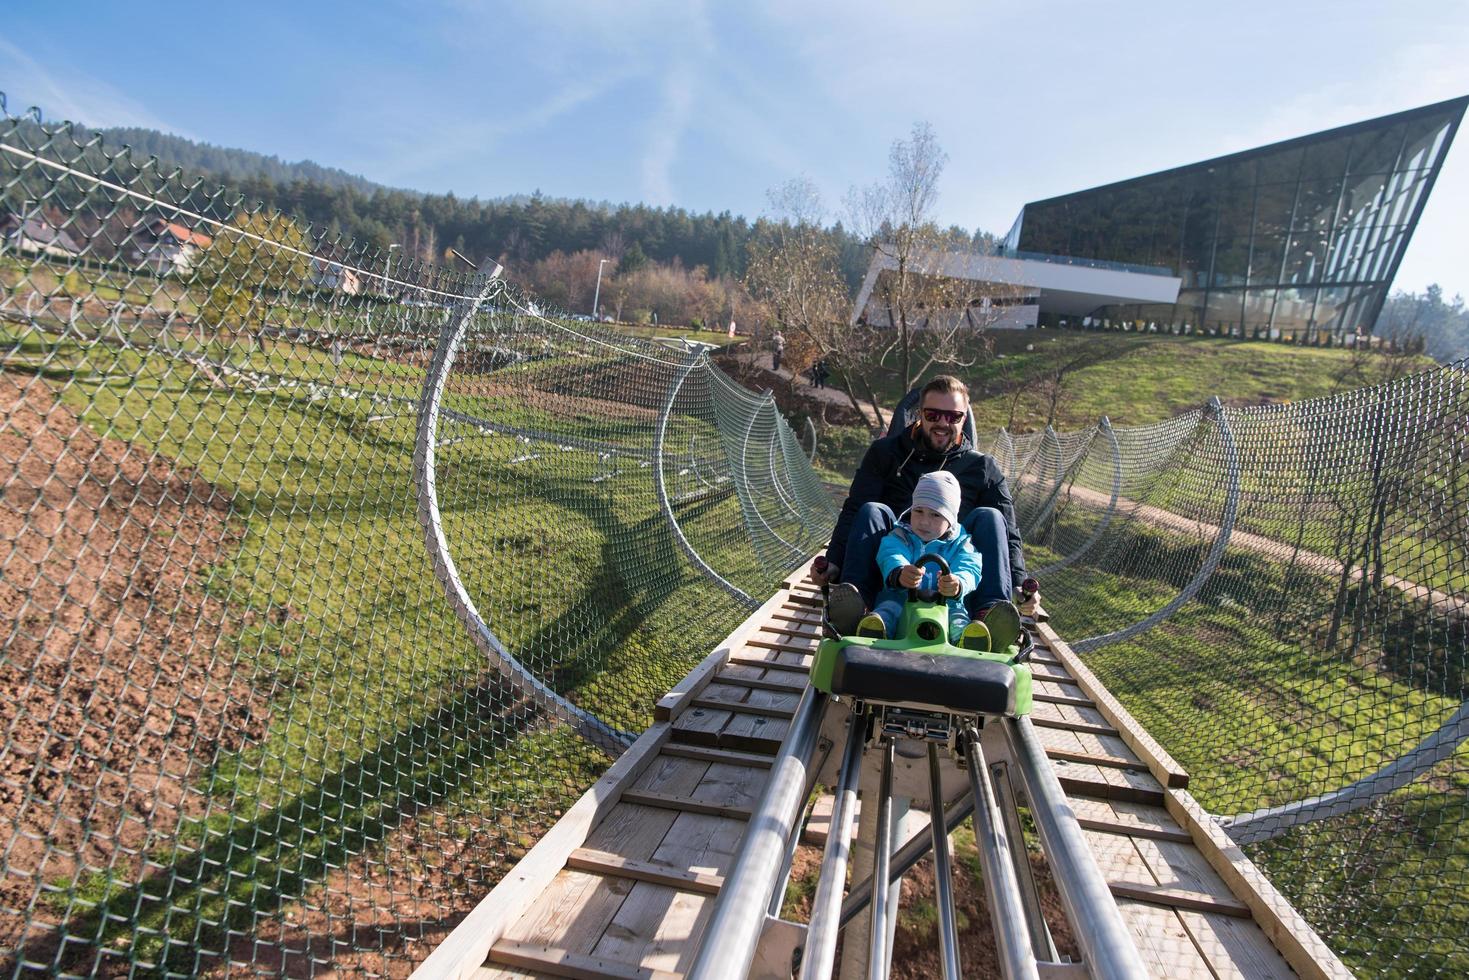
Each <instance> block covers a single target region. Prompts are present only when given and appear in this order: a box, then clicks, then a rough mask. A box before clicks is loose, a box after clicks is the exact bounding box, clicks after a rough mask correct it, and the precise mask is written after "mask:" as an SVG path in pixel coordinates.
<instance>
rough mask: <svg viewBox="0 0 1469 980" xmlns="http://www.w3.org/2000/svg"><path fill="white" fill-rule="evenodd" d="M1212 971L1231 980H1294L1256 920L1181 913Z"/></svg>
mask: <svg viewBox="0 0 1469 980" xmlns="http://www.w3.org/2000/svg"><path fill="white" fill-rule="evenodd" d="M1178 917H1179V919H1180V920H1181V921H1182V922H1183V926H1184V928H1185V929H1187V930H1188V933H1189V936H1190V937H1191V938H1192V939H1193V941H1194V945H1195V946H1196V947H1198V950H1199V953H1200V954H1201V955H1202V956H1203V957H1204V961H1205V962H1207V963H1208V964H1209V968H1210V969H1212V970H1213V971H1214V973H1215V974H1216V975H1217V976H1219V977H1221V978H1228V980H1294V977H1295V976H1296V972H1295V971H1294V970H1292V969H1291V968H1290V964H1289V963H1287V962H1286V961H1285V957H1283V956H1281V955H1280V951H1279V950H1278V949H1276V948H1275V947H1274V946H1272V945H1270V940H1269V939H1267V938H1265V931H1264V930H1263V929H1261V928H1260V927H1259V926H1258V925H1257V924H1255V922H1254V921H1253V920H1250V921H1241V920H1240V919H1236V918H1233V917H1232V916H1226V915H1206V914H1204V913H1201V912H1187V911H1181V912H1179V913H1178Z"/></svg>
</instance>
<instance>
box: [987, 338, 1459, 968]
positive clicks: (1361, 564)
mask: <svg viewBox="0 0 1469 980" xmlns="http://www.w3.org/2000/svg"><path fill="white" fill-rule="evenodd" d="M982 441H983V442H984V443H985V444H986V445H987V446H988V447H989V449H990V451H992V452H993V453H994V454H995V455H996V456H997V457H998V458H999V460H1000V461H1001V463H1002V465H1004V466H1005V467H1006V469H1007V472H1008V474H1009V477H1010V480H1011V482H1012V488H1013V490H1014V492H1015V495H1016V498H1017V500H1016V503H1017V512H1018V514H1019V516H1020V519H1021V523H1022V525H1023V530H1024V534H1025V540H1026V546H1027V562H1028V564H1029V565H1030V567H1031V568H1033V569H1034V570H1035V572H1036V574H1037V575H1038V576H1039V578H1040V580H1041V582H1042V591H1043V597H1044V602H1045V606H1046V608H1047V609H1048V610H1049V611H1050V612H1051V614H1052V616H1053V625H1054V626H1056V628H1057V629H1058V631H1059V632H1060V633H1061V635H1062V636H1065V637H1066V638H1067V639H1068V640H1069V641H1070V642H1071V643H1072V645H1073V646H1074V647H1075V649H1076V650H1077V651H1078V652H1079V653H1081V654H1082V655H1083V656H1084V657H1085V659H1086V660H1087V662H1088V664H1089V666H1090V667H1091V668H1092V669H1093V670H1094V671H1095V672H1096V673H1097V674H1098V676H1099V677H1101V679H1102V680H1103V682H1104V683H1105V684H1106V685H1107V686H1108V688H1109V689H1110V690H1111V691H1112V692H1113V693H1115V694H1116V695H1118V697H1119V698H1120V699H1121V700H1122V701H1123V702H1124V703H1125V704H1126V705H1127V707H1128V708H1129V709H1130V710H1131V711H1132V712H1133V713H1134V714H1135V715H1136V716H1137V717H1138V719H1139V720H1140V721H1141V722H1142V723H1143V724H1144V725H1145V726H1146V727H1147V729H1148V731H1149V732H1150V733H1151V734H1152V735H1154V736H1155V737H1156V738H1157V739H1158V740H1159V741H1160V742H1161V743H1162V744H1163V745H1164V747H1165V748H1166V749H1167V750H1168V751H1169V752H1170V753H1171V754H1172V755H1173V756H1174V757H1175V758H1176V759H1177V760H1178V761H1179V762H1181V763H1182V764H1183V765H1184V766H1186V767H1187V768H1188V770H1189V772H1190V775H1191V784H1190V789H1191V792H1193V793H1194V794H1195V796H1196V797H1197V798H1198V799H1199V801H1200V802H1201V803H1202V804H1203V805H1204V806H1205V807H1206V808H1207V809H1208V810H1209V811H1210V812H1212V813H1213V814H1214V815H1215V816H1216V817H1217V818H1219V819H1220V821H1221V823H1222V824H1223V825H1224V827H1225V829H1226V830H1227V831H1228V832H1229V833H1230V834H1231V835H1232V836H1233V838H1234V839H1235V840H1236V841H1237V842H1238V843H1240V844H1241V845H1243V846H1244V848H1245V851H1246V853H1247V854H1248V855H1249V856H1250V857H1251V858H1252V859H1253V860H1255V861H1256V862H1258V863H1259V865H1260V866H1261V867H1262V868H1264V869H1265V871H1266V872H1267V874H1268V875H1269V876H1270V878H1271V880H1272V882H1273V883H1274V884H1275V885H1276V886H1277V887H1278V888H1279V889H1280V890H1281V891H1282V892H1283V893H1284V894H1285V895H1286V896H1287V897H1288V898H1289V899H1290V900H1291V901H1292V902H1293V903H1294V904H1295V905H1296V906H1297V908H1299V909H1300V910H1301V911H1302V913H1303V914H1304V915H1305V916H1306V917H1307V919H1308V920H1309V921H1311V922H1312V923H1313V924H1314V925H1315V926H1316V928H1317V929H1318V930H1319V931H1320V932H1321V933H1322V935H1323V936H1324V938H1325V939H1326V940H1327V941H1328V942H1329V943H1330V944H1331V945H1332V947H1333V948H1334V949H1336V950H1337V951H1338V952H1339V954H1340V955H1341V956H1342V957H1343V958H1344V960H1345V961H1346V962H1347V963H1348V965H1350V966H1351V967H1352V968H1353V969H1354V970H1356V971H1358V972H1359V973H1360V974H1361V975H1363V976H1464V975H1466V974H1469V898H1466V895H1469V821H1466V818H1469V747H1466V746H1465V744H1464V743H1465V739H1466V737H1469V706H1466V691H1469V625H1466V624H1469V371H1466V365H1465V364H1463V363H1460V364H1455V365H1452V366H1450V367H1446V368H1444V369H1442V370H1438V371H1433V372H1430V373H1427V374H1419V375H1415V376H1409V377H1404V378H1401V379H1400V380H1397V381H1395V382H1392V383H1388V384H1383V385H1381V386H1378V387H1373V388H1365V389H1361V390H1358V391H1353V392H1350V393H1347V394H1343V395H1340V396H1336V397H1331V398H1323V399H1318V400H1314V401H1308V402H1302V403H1299V404H1294V405H1278V406H1265V407H1252V408H1244V409H1233V408H1226V407H1223V406H1221V405H1220V404H1219V403H1217V402H1213V403H1211V404H1210V405H1208V406H1205V407H1204V408H1203V409H1201V410H1200V411H1198V412H1195V413H1192V414H1189V415H1185V416H1181V417H1179V418H1175V419H1172V420H1170V421H1167V422H1163V423H1160V424H1157V425H1150V426H1143V427H1136V428H1123V427H1117V428H1114V427H1112V426H1111V425H1110V424H1108V423H1107V422H1106V420H1103V421H1102V422H1101V423H1099V424H1098V425H1097V426H1096V427H1095V428H1094V429H1092V430H1091V431H1088V432H1083V433H1071V434H1065V435H1057V434H1055V433H1051V432H1049V431H1048V432H1046V433H1042V434H1038V435H1029V436H1015V437H1012V436H1010V435H1008V434H1006V433H1004V432H1000V433H994V434H991V435H990V436H988V437H986V438H985V439H984V440H982Z"/></svg>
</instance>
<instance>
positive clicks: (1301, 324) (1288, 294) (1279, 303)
mask: <svg viewBox="0 0 1469 980" xmlns="http://www.w3.org/2000/svg"><path fill="white" fill-rule="evenodd" d="M1315 303H1316V290H1314V289H1282V290H1281V291H1280V293H1279V295H1278V297H1277V298H1276V300H1275V322H1274V328H1275V329H1276V330H1279V331H1280V333H1281V335H1283V336H1288V335H1290V334H1291V333H1292V332H1293V331H1299V332H1304V331H1305V329H1306V325H1307V324H1308V323H1309V322H1310V319H1311V307H1312V306H1314V305H1315Z"/></svg>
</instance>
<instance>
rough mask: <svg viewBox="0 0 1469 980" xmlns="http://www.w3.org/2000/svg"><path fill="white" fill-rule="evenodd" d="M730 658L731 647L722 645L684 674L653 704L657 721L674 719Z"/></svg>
mask: <svg viewBox="0 0 1469 980" xmlns="http://www.w3.org/2000/svg"><path fill="white" fill-rule="evenodd" d="M728 659H729V648H728V647H720V648H719V649H717V650H715V651H714V652H713V653H711V654H709V655H708V656H707V657H705V658H704V659H703V660H702V661H700V662H699V665H698V666H697V667H695V668H694V669H693V670H691V671H689V672H688V673H687V674H685V675H684V677H683V679H682V680H680V681H679V682H678V683H677V684H675V685H673V688H672V689H671V690H669V692H668V693H667V694H665V695H663V697H661V698H659V699H658V703H657V704H655V705H653V719H654V720H655V721H672V720H673V719H675V718H677V717H678V716H679V715H680V714H682V713H683V711H684V710H685V709H686V708H687V707H688V702H689V699H690V698H692V697H694V696H696V695H697V694H698V693H699V692H700V691H702V690H703V689H704V688H705V687H707V686H708V685H709V682H710V681H711V680H713V678H714V676H715V674H716V673H718V671H719V668H721V667H723V666H724V664H725V661H727V660H728Z"/></svg>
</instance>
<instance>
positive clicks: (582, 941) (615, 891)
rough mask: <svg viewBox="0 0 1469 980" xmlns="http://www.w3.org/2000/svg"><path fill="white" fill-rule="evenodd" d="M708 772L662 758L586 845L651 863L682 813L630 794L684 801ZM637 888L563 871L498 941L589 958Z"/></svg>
mask: <svg viewBox="0 0 1469 980" xmlns="http://www.w3.org/2000/svg"><path fill="white" fill-rule="evenodd" d="M709 769H710V765H709V764H708V763H701V762H697V761H690V760H687V759H672V758H667V757H662V756H660V757H659V758H658V759H657V760H656V761H655V763H654V764H653V765H650V766H649V767H648V768H647V769H646V770H645V771H644V772H643V773H642V775H640V776H639V777H638V779H637V780H636V781H635V783H634V784H633V785H631V786H626V787H625V788H624V796H623V799H622V800H621V801H620V802H619V803H618V805H617V806H616V807H614V808H613V809H612V810H611V812H609V813H608V814H607V816H606V817H605V818H604V819H603V820H602V822H601V823H600V824H598V825H597V827H596V828H595V829H594V830H593V831H592V832H591V833H590V834H588V835H587V838H586V840H585V842H584V843H583V845H582V846H585V847H590V848H593V849H595V850H601V851H608V852H611V853H615V854H619V855H621V856H622V857H626V858H632V859H635V860H646V859H648V858H650V857H651V856H652V855H653V853H654V852H655V850H656V849H657V847H658V845H659V842H660V841H662V840H663V838H664V836H665V835H666V834H667V833H668V831H669V829H670V828H671V827H673V826H674V824H675V823H676V822H677V820H678V814H677V813H674V812H672V811H669V810H665V809H661V808H654V807H646V806H638V805H634V804H632V803H630V802H629V801H628V799H627V797H626V793H627V792H633V791H635V790H641V791H644V792H654V793H659V794H662V795H667V796H673V797H682V796H684V795H687V794H689V793H692V792H694V791H695V790H696V789H697V788H698V786H699V784H700V783H701V782H702V781H703V780H704V778H705V775H706V773H707V772H708V770H709ZM573 850H574V849H573ZM567 856H568V857H569V856H570V854H569V853H568V855H567ZM563 863H564V862H563ZM633 887H634V883H633V882H631V881H626V880H623V879H618V878H606V877H603V876H601V875H595V874H588V873H585V872H580V871H575V870H570V869H567V868H564V867H563V868H562V869H561V871H560V872H559V873H558V874H557V875H556V877H555V878H554V879H553V880H552V881H551V882H550V883H549V884H548V885H547V886H546V887H545V889H544V890H542V891H541V893H540V894H539V895H537V896H534V897H533V899H532V900H531V901H529V902H527V903H525V905H523V906H522V907H521V908H520V909H519V910H518V913H519V914H518V917H517V918H516V919H515V920H514V921H513V922H512V923H511V924H510V925H509V927H508V928H506V930H505V932H504V934H503V936H501V937H500V938H503V939H506V940H513V941H519V942H526V943H538V944H541V945H547V946H554V947H557V948H560V949H567V950H570V951H572V952H574V953H590V952H592V950H593V947H595V946H596V943H597V940H598V939H599V938H600V937H601V935H602V931H603V929H605V928H606V925H607V923H609V922H611V921H612V918H613V916H615V915H616V914H617V910H618V909H619V908H621V907H622V903H623V902H624V901H625V900H626V898H627V896H628V894H629V893H630V892H631V891H632V889H633Z"/></svg>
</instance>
